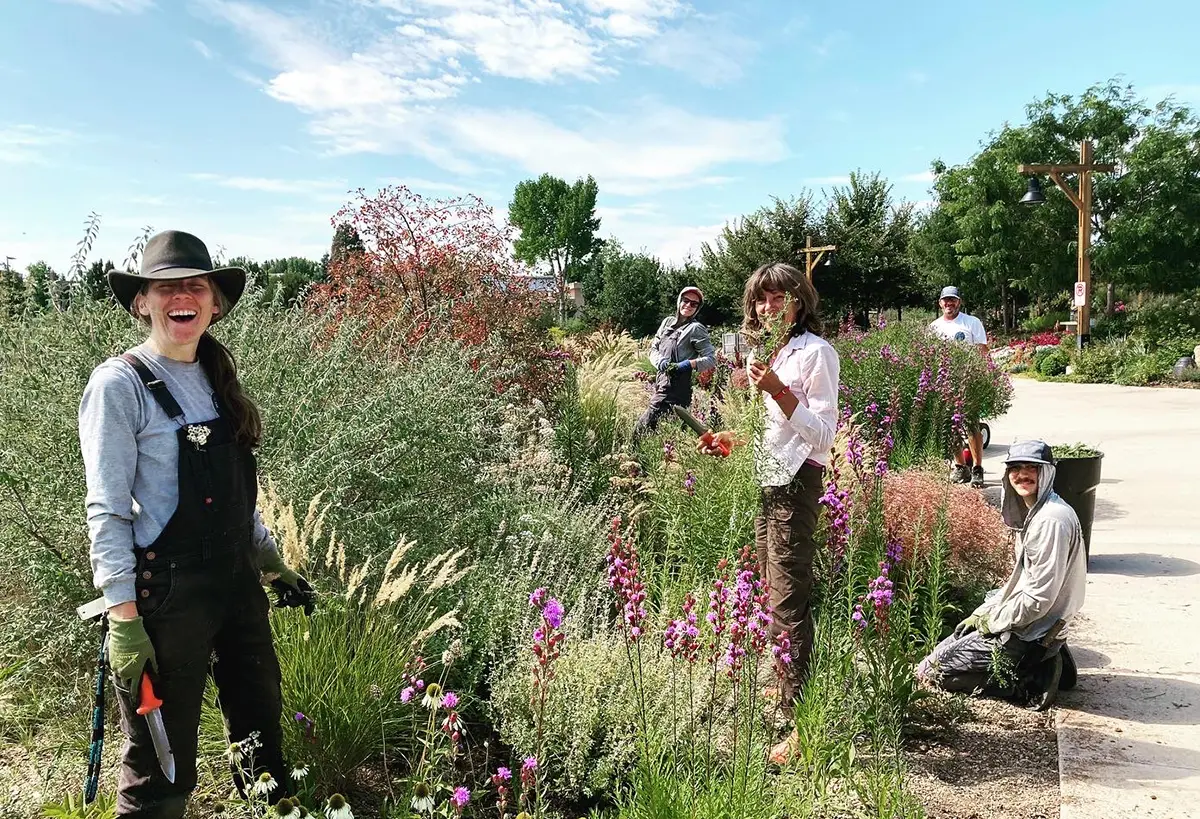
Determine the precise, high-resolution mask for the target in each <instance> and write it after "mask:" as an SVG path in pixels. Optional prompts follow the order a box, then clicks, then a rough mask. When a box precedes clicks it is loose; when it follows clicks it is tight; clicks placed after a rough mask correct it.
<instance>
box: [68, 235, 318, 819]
mask: <svg viewBox="0 0 1200 819" xmlns="http://www.w3.org/2000/svg"><path fill="white" fill-rule="evenodd" d="M108 279H109V285H110V286H111V287H112V291H113V295H114V296H115V297H116V299H117V301H118V302H119V303H120V304H121V305H122V306H123V307H124V308H125V309H126V310H128V311H129V312H131V313H132V314H133V315H134V316H135V317H136V318H137V319H138V320H139V321H141V323H142V324H144V325H145V326H146V327H148V328H149V334H148V337H147V338H146V340H145V341H144V342H143V343H141V344H139V345H138V346H136V347H134V348H133V349H131V350H129V351H128V352H127V353H125V354H123V355H121V356H117V357H114V358H110V359H108V360H107V361H105V362H103V363H102V364H100V365H99V366H97V367H96V369H95V370H94V371H93V372H92V375H91V378H90V379H89V380H88V384H87V387H86V389H85V390H84V393H83V398H82V400H81V402H80V407H79V440H80V446H81V448H82V451H83V460H84V466H85V471H86V478H87V522H88V531H89V535H90V538H91V562H92V570H93V581H94V583H95V585H96V587H97V588H98V589H100V591H101V593H102V594H103V596H104V599H105V603H106V604H107V621H108V629H109V636H108V655H109V662H110V664H111V666H112V670H113V677H114V679H115V681H116V687H117V691H118V696H117V699H118V702H119V704H120V709H121V728H122V731H123V732H124V733H125V736H126V740H127V741H126V743H125V749H124V756H123V759H122V764H121V772H120V782H119V786H118V793H117V815H118V816H137V817H155V819H159V818H160V817H162V818H163V819H166V817H171V819H175V818H176V817H180V816H182V815H183V813H184V809H185V806H186V803H187V799H188V795H189V794H190V793H191V791H192V790H193V789H194V787H195V785H196V742H197V734H198V729H199V722H200V709H201V705H202V703H203V699H204V688H205V683H206V678H207V676H208V674H209V673H210V672H211V673H212V675H213V678H214V680H215V682H216V685H217V689H218V692H219V694H220V698H219V699H220V704H221V708H222V710H223V712H224V715H225V721H226V727H227V729H228V731H229V738H230V740H231V741H233V742H239V741H242V740H245V739H247V738H248V737H249V736H251V734H257V738H258V739H257V741H258V743H259V745H260V747H258V748H257V749H256V750H255V751H254V755H253V759H254V763H255V765H254V770H253V771H251V770H249V769H248V768H246V767H245V766H243V768H242V769H241V770H237V771H235V774H236V775H235V782H237V784H238V786H239V788H244V785H245V782H246V781H248V778H249V777H252V776H258V775H260V774H261V773H263V772H267V773H270V774H271V776H272V777H273V779H274V781H275V783H276V787H275V788H274V789H273V790H272V791H271V793H270V796H269V798H270V801H272V802H274V801H276V800H277V799H278V798H280V797H281V796H283V795H286V793H287V792H288V786H287V782H288V777H287V775H286V772H285V770H284V763H283V758H282V752H281V747H280V746H281V741H282V729H281V726H280V712H281V710H282V703H281V697H280V672H279V662H278V660H277V659H276V656H275V649H274V645H273V643H272V638H271V627H270V624H269V622H268V611H269V608H270V603H269V601H268V600H267V597H266V594H265V593H264V590H263V588H262V582H263V580H264V579H265V580H268V581H270V582H271V583H272V585H273V586H274V587H275V589H276V591H277V592H278V593H279V595H280V599H279V603H278V604H279V605H303V606H305V608H306V610H309V611H311V606H312V604H313V598H314V595H313V592H312V588H311V586H309V585H308V583H307V582H306V581H305V580H304V578H302V577H300V576H299V575H297V574H296V572H295V571H293V570H291V569H289V568H288V567H287V566H286V565H284V563H283V560H282V558H281V557H280V555H279V551H278V549H277V548H276V545H275V541H274V539H273V538H272V536H271V533H270V532H269V531H268V530H267V529H266V527H265V526H264V525H263V522H262V519H261V517H260V515H259V513H258V511H257V500H258V496H257V466H256V462H255V457H254V453H253V449H254V448H255V447H256V446H257V445H258V443H259V441H260V439H261V437H262V421H261V418H260V416H259V412H258V408H257V407H256V406H255V404H254V402H253V401H252V400H251V399H250V397H249V396H247V395H246V393H245V392H244V391H243V389H242V386H241V384H240V383H239V382H238V377H237V370H236V366H235V364H234V359H233V355H232V354H231V353H230V351H229V350H228V349H227V348H226V347H225V346H224V345H222V344H221V343H220V342H219V341H217V340H216V339H215V338H213V336H212V335H210V334H209V332H208V329H209V327H210V326H211V325H212V324H213V323H214V322H216V321H219V320H220V319H222V318H223V317H225V316H226V315H228V314H229V311H230V310H231V309H233V307H234V305H235V304H236V303H237V301H238V299H239V298H240V297H241V295H242V291H243V290H244V289H245V283H246V273H245V271H244V270H242V269H241V268H237V267H225V268H218V269H214V268H213V264H212V259H211V257H210V256H209V253H208V249H207V248H206V247H205V245H204V243H203V242H202V241H200V239H198V238H197V237H195V236H193V235H191V234H188V233H182V232H180V231H173V230H169V231H164V232H162V233H159V234H157V235H155V236H153V237H152V238H151V239H150V240H149V241H148V242H147V244H146V248H145V250H144V252H143V255H142V263H141V270H140V271H139V272H137V273H129V272H124V271H115V270H114V271H111V272H110V273H109V274H108ZM144 672H145V673H146V674H148V679H149V680H150V681H151V682H152V683H153V686H154V689H155V692H156V693H157V695H158V697H159V698H160V699H161V700H162V702H163V704H162V708H161V714H162V720H163V724H164V726H165V728H166V734H167V737H168V739H169V742H170V750H171V754H172V756H173V765H172V764H169V761H160V758H159V756H158V755H157V754H156V750H155V746H154V743H153V739H152V736H151V733H150V730H149V728H148V724H147V721H146V719H145V718H144V717H142V716H139V715H138V714H137V712H136V706H137V704H138V701H139V698H140V685H141V681H142V676H143V673H144ZM172 767H173V768H174V770H171V768H172Z"/></svg>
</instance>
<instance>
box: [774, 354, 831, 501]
mask: <svg viewBox="0 0 1200 819" xmlns="http://www.w3.org/2000/svg"><path fill="white" fill-rule="evenodd" d="M771 369H773V370H774V371H775V374H776V375H778V376H779V380H780V381H782V382H783V383H784V385H785V386H787V387H788V388H789V389H791V391H792V394H793V395H795V396H796V400H797V401H798V402H799V403H798V405H797V406H796V410H795V412H793V413H792V417H791V418H788V417H787V416H786V415H784V413H783V410H782V409H780V408H779V405H778V404H777V403H775V400H774V399H773V398H771V397H770V396H769V395H767V394H766V393H762V398H763V401H764V402H765V404H766V428H765V430H764V431H763V435H762V439H761V441H760V442H758V444H757V445H756V456H757V457H756V465H757V470H758V477H759V483H760V484H762V485H763V486H785V485H787V484H789V483H791V482H792V479H793V478H794V477H796V473H797V472H798V471H799V470H800V467H801V466H803V465H804V462H805V461H807V460H812V461H814V462H816V463H819V464H821V465H822V466H824V465H826V464H827V463H829V453H830V450H831V449H832V448H833V437H834V435H835V433H836V432H837V424H838V376H839V374H840V371H841V360H840V359H839V358H838V354H837V351H836V350H834V349H833V347H832V346H830V344H829V342H828V341H826V340H825V339H823V338H821V337H820V336H815V335H813V334H812V333H807V332H806V333H804V334H803V335H799V336H795V337H794V338H792V339H791V340H790V341H788V343H787V344H786V345H784V347H783V349H782V350H780V351H779V353H778V354H777V355H776V356H775V358H774V360H773V361H772V362H771Z"/></svg>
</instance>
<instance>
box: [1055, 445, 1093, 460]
mask: <svg viewBox="0 0 1200 819" xmlns="http://www.w3.org/2000/svg"><path fill="white" fill-rule="evenodd" d="M1050 449H1051V451H1053V452H1054V460H1056V461H1059V460H1062V459H1064V458H1095V457H1096V456H1098V455H1103V453H1102V452H1101V451H1100V450H1098V449H1096V448H1095V447H1093V446H1089V445H1088V444H1052V445H1051V446H1050Z"/></svg>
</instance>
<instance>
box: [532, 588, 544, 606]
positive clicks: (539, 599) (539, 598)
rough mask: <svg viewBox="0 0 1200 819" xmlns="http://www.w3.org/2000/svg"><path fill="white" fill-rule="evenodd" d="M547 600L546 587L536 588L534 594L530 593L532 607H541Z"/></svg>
mask: <svg viewBox="0 0 1200 819" xmlns="http://www.w3.org/2000/svg"><path fill="white" fill-rule="evenodd" d="M545 601H546V590H545V589H535V590H534V592H533V594H531V595H529V606H530V608H535V609H537V608H541V607H542V604H543V603H544V602H545Z"/></svg>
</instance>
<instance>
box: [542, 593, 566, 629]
mask: <svg viewBox="0 0 1200 819" xmlns="http://www.w3.org/2000/svg"><path fill="white" fill-rule="evenodd" d="M542 617H544V618H546V622H547V623H549V624H550V627H551V628H560V627H561V626H562V619H563V606H562V603H560V602H558V601H557V600H555V599H554V598H553V597H551V598H550V599H549V600H547V601H546V607H545V608H543V609H542Z"/></svg>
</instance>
